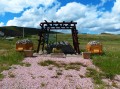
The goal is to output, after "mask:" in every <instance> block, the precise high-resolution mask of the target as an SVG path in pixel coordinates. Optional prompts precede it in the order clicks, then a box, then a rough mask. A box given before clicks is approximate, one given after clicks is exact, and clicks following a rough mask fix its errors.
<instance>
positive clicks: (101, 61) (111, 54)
mask: <svg viewBox="0 0 120 89" xmlns="http://www.w3.org/2000/svg"><path fill="white" fill-rule="evenodd" d="M57 36H58V37H57V41H68V42H69V43H70V44H72V36H71V34H57ZM29 38H30V39H31V40H32V41H33V43H34V50H35V51H36V49H37V44H38V42H37V40H38V36H37V35H36V36H35V35H32V36H29ZM20 39H21V38H20ZM20 39H19V38H15V39H14V40H12V41H9V40H5V39H2V38H0V72H1V71H3V70H4V69H9V67H8V65H12V64H14V63H17V62H16V61H17V60H19V61H20V60H21V59H22V58H23V56H22V55H21V54H19V53H16V52H13V53H12V51H14V50H15V42H16V41H17V40H20ZM93 40H99V41H100V42H101V43H102V45H103V52H104V54H103V55H92V60H93V63H94V64H95V65H96V66H98V67H99V68H100V69H101V70H102V71H103V72H105V73H106V77H107V78H111V79H112V78H113V77H114V75H116V74H120V70H119V67H120V35H106V34H102V35H88V34H80V35H79V43H80V49H81V51H86V44H87V43H88V42H89V41H93ZM1 50H2V51H1ZM10 51H11V52H10ZM6 54H7V55H6ZM8 54H9V55H8ZM16 54H17V55H16ZM9 57H10V58H9ZM18 58H19V59H18ZM1 59H2V60H1ZM15 59H17V60H15ZM3 60H4V61H3ZM10 60H11V61H10ZM48 64H49V62H48V63H47V64H45V65H48ZM53 64H54V63H53ZM43 65H44V64H43ZM54 65H56V66H59V65H58V64H54ZM64 66H65V65H64ZM68 68H69V67H68Z"/></svg>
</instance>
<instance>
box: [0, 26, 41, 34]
mask: <svg viewBox="0 0 120 89" xmlns="http://www.w3.org/2000/svg"><path fill="white" fill-rule="evenodd" d="M0 31H2V32H3V33H4V35H5V36H22V34H23V27H17V26H5V27H0ZM38 31H39V30H38V29H36V28H28V27H24V33H25V35H35V34H38Z"/></svg>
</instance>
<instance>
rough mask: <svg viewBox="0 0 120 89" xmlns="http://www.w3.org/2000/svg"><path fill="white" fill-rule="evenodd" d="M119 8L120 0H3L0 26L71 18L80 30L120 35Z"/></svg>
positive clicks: (33, 23) (27, 24) (25, 25)
mask: <svg viewBox="0 0 120 89" xmlns="http://www.w3.org/2000/svg"><path fill="white" fill-rule="evenodd" d="M119 8H120V0H37V1H36V0H0V27H2V26H24V27H33V28H39V27H40V26H39V23H40V22H42V21H44V20H47V21H71V20H72V21H75V22H77V30H78V31H79V32H80V33H90V34H99V33H102V32H106V33H113V34H120V9H119ZM66 32H67V31H66Z"/></svg>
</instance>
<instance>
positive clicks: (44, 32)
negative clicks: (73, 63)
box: [37, 20, 80, 54]
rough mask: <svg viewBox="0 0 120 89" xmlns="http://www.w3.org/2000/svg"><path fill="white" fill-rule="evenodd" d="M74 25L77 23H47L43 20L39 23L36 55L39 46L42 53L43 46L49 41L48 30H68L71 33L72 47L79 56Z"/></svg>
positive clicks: (76, 31)
mask: <svg viewBox="0 0 120 89" xmlns="http://www.w3.org/2000/svg"><path fill="white" fill-rule="evenodd" d="M76 24H77V22H73V21H70V22H65V21H63V22H58V21H56V22H54V21H51V22H47V21H46V20H45V22H41V23H40V26H41V29H40V30H39V34H38V36H39V40H38V48H37V53H38V52H39V50H40V48H41V47H40V45H42V51H43V50H44V49H45V44H48V40H49V34H50V30H61V29H63V30H66V29H70V30H71V33H72V39H73V47H74V50H75V52H76V53H78V54H80V49H79V42H78V30H77V29H76Z"/></svg>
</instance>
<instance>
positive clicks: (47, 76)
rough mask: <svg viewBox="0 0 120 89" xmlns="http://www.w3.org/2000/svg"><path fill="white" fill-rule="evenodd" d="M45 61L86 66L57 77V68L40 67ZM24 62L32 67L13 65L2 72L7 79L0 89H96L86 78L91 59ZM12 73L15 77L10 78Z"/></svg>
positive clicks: (28, 59) (64, 71)
mask: <svg viewBox="0 0 120 89" xmlns="http://www.w3.org/2000/svg"><path fill="white" fill-rule="evenodd" d="M44 60H54V61H62V62H64V63H71V62H72V63H74V62H80V63H82V64H83V65H85V66H81V67H80V70H79V71H78V70H73V69H70V70H64V69H62V75H59V76H58V77H55V76H56V71H57V70H58V68H57V67H53V69H52V70H50V69H49V67H50V66H40V65H38V63H39V62H40V61H44ZM23 62H25V63H30V64H31V66H29V67H25V66H20V65H13V66H12V68H11V69H9V70H6V71H3V72H2V73H3V74H4V75H5V78H4V79H3V80H2V81H0V89H94V84H93V83H92V79H91V78H87V77H85V73H86V71H87V70H86V68H87V67H86V66H91V65H92V61H91V60H90V59H82V58H81V57H80V56H77V57H66V58H51V57H44V56H37V57H27V58H25V60H23ZM10 73H11V74H13V75H14V77H10V75H9V74H10ZM81 76H84V77H81Z"/></svg>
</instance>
